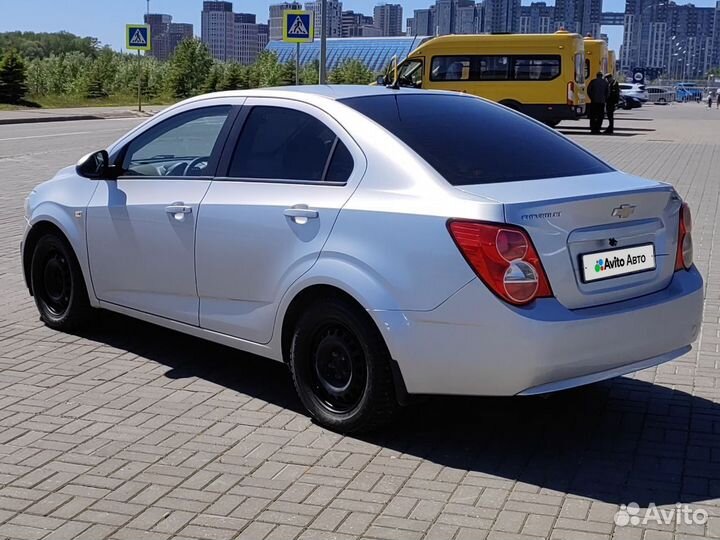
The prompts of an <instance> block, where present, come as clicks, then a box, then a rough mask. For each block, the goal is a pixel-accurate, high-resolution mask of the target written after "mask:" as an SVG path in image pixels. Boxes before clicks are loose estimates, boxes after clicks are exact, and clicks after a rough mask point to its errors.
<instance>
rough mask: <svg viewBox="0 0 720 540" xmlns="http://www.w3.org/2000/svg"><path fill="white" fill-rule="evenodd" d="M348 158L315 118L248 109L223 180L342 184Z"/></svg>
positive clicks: (274, 109)
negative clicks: (227, 177)
mask: <svg viewBox="0 0 720 540" xmlns="http://www.w3.org/2000/svg"><path fill="white" fill-rule="evenodd" d="M352 169H353V164H352V156H350V153H349V152H348V150H347V148H346V147H345V145H344V144H343V143H342V141H341V140H340V139H339V138H338V137H337V136H336V135H335V133H334V132H333V131H332V130H331V129H330V128H328V127H327V126H326V125H325V124H323V123H322V122H321V121H320V120H318V119H317V118H315V117H313V116H310V115H309V114H307V113H304V112H301V111H297V110H294V109H288V108H284V107H265V106H259V107H253V108H252V110H251V111H250V114H249V115H248V118H247V120H246V121H245V125H244V126H243V129H242V132H241V133H240V138H239V139H238V142H237V146H236V147H235V151H234V152H233V156H232V160H231V162H230V169H229V172H228V176H230V177H232V178H247V179H273V180H302V181H314V182H322V181H329V182H345V181H347V179H348V178H349V176H350V173H351V172H352Z"/></svg>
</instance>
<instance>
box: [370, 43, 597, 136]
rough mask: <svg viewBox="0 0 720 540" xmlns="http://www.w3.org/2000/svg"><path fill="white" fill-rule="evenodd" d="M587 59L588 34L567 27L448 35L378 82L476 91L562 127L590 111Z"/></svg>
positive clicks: (472, 92) (415, 54)
mask: <svg viewBox="0 0 720 540" xmlns="http://www.w3.org/2000/svg"><path fill="white" fill-rule="evenodd" d="M584 60H585V55H584V42H583V39H582V37H581V36H579V35H578V34H571V33H569V32H566V31H564V30H560V31H558V32H555V33H554V34H478V35H472V34H468V35H447V36H438V37H434V38H432V39H429V40H428V41H425V42H424V43H423V44H421V45H420V46H419V47H418V48H417V49H415V50H414V51H412V52H411V53H410V54H409V55H408V57H407V58H406V59H405V60H404V61H403V62H402V63H401V64H400V65H399V66H398V67H397V70H395V69H393V68H392V67H391V68H390V69H389V70H388V72H387V75H386V76H385V77H380V78H379V80H378V82H380V83H381V84H392V83H393V80H394V79H395V78H396V77H397V80H396V81H395V84H397V85H399V86H411V87H415V88H425V89H429V90H455V91H457V92H465V93H468V94H474V95H477V96H481V97H484V98H487V99H490V100H492V101H497V102H499V103H502V104H503V105H506V106H508V107H510V108H512V109H515V110H518V111H521V112H523V113H525V114H527V115H529V116H532V117H533V118H536V119H538V120H540V121H542V122H545V123H546V124H548V125H557V123H558V122H560V121H561V120H566V119H576V118H578V117H580V116H582V115H583V114H584V113H585V77H584V72H583V69H584V65H585V63H584Z"/></svg>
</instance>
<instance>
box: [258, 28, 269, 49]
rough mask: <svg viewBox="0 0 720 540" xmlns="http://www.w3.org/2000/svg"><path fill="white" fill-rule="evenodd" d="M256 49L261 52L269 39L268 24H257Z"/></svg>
mask: <svg viewBox="0 0 720 540" xmlns="http://www.w3.org/2000/svg"><path fill="white" fill-rule="evenodd" d="M257 27H258V51H260V52H262V51H263V50H264V49H265V47H266V46H267V44H268V42H269V41H270V25H269V24H258V25H257Z"/></svg>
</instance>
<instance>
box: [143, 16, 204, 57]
mask: <svg viewBox="0 0 720 540" xmlns="http://www.w3.org/2000/svg"><path fill="white" fill-rule="evenodd" d="M145 24H147V25H149V26H150V41H151V43H152V49H151V50H150V51H149V52H148V55H149V56H153V57H155V58H157V59H158V60H167V59H168V58H170V57H171V56H172V54H173V52H175V48H176V47H177V46H178V44H179V43H180V42H181V41H183V40H184V39H192V37H193V25H192V24H188V23H174V22H172V15H167V14H164V13H148V14H147V15H145Z"/></svg>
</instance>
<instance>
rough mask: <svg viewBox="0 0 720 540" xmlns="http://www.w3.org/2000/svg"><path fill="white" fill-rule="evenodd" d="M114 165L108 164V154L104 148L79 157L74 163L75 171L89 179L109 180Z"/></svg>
mask: <svg viewBox="0 0 720 540" xmlns="http://www.w3.org/2000/svg"><path fill="white" fill-rule="evenodd" d="M113 169H114V167H113V166H111V165H110V156H108V153H107V151H106V150H98V151H97V152H92V153H90V154H88V155H87V156H85V157H83V158H82V159H80V161H78V162H77V165H75V171H76V172H77V173H78V175H80V176H82V177H83V178H89V179H91V180H105V179H107V180H111V179H113V178H115V176H113V174H112V173H113Z"/></svg>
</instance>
